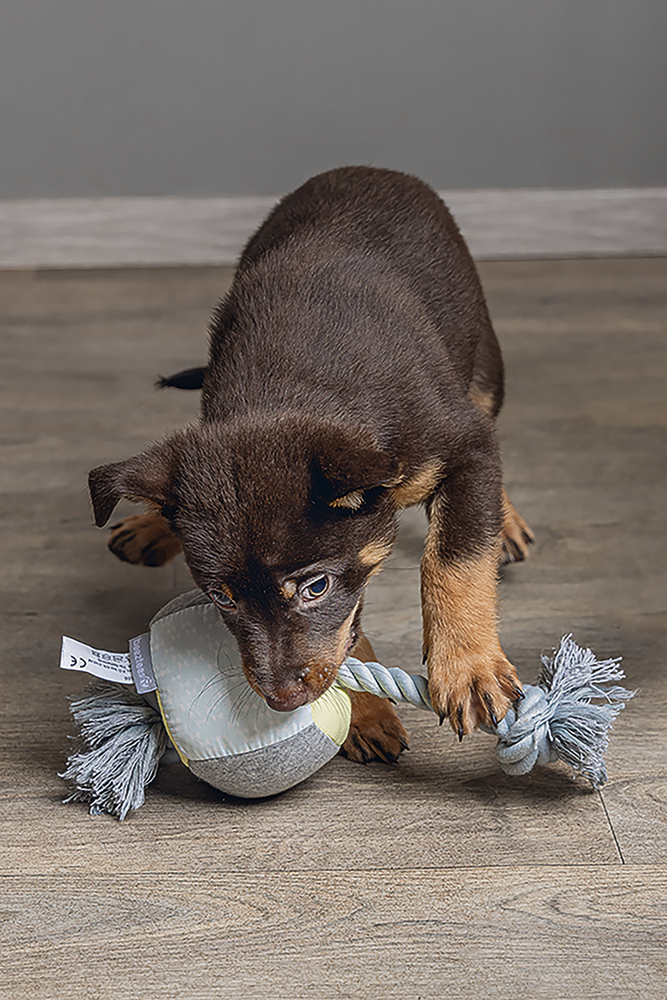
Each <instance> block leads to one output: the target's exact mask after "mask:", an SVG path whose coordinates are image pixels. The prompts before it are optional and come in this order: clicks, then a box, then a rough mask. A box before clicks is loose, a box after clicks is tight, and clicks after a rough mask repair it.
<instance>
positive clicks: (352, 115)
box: [0, 0, 667, 198]
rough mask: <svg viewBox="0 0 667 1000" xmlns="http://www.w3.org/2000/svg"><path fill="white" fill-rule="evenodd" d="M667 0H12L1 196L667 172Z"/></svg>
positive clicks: (252, 190) (0, 98)
mask: <svg viewBox="0 0 667 1000" xmlns="http://www.w3.org/2000/svg"><path fill="white" fill-rule="evenodd" d="M666 41H667V2H666V0H5V3H4V4H3V5H2V9H1V11H0V139H1V145H0V157H1V159H0V198H26V197H38V196H44V197H57V196H85V195H152V194H175V195H185V194H208V195H210V194H220V195H227V194H273V193H280V192H282V191H285V190H287V189H290V188H292V187H294V186H295V185H296V184H297V183H298V182H299V181H300V180H302V179H303V178H305V177H306V176H308V175H309V174H311V173H314V172H316V171H318V170H322V169H325V168H327V167H329V166H333V165H336V164H340V163H352V162H365V163H374V164H379V165H386V166H391V167H395V168H399V169H404V170H408V171H410V172H413V173H417V174H420V175H421V176H423V177H424V178H426V179H427V180H429V181H430V182H431V183H433V184H434V185H436V186H437V187H439V188H450V189H451V188H474V187H524V186H527V187H545V186H556V187H600V186H635V185H639V186H641V185H665V184H667V128H666V127H665V113H664V108H665V102H666V98H667V57H666V56H665V48H666V44H665V43H666Z"/></svg>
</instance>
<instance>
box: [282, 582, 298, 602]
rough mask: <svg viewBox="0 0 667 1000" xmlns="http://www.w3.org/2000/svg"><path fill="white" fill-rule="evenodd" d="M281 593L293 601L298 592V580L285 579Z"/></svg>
mask: <svg viewBox="0 0 667 1000" xmlns="http://www.w3.org/2000/svg"><path fill="white" fill-rule="evenodd" d="M280 593H281V594H282V595H283V597H284V598H286V600H288V601H291V600H292V598H293V597H294V595H295V594H296V581H295V580H285V582H284V583H283V585H282V586H281V588H280Z"/></svg>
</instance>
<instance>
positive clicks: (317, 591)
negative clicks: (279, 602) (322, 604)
mask: <svg viewBox="0 0 667 1000" xmlns="http://www.w3.org/2000/svg"><path fill="white" fill-rule="evenodd" d="M328 589H329V577H328V576H318V577H317V578H316V579H315V580H311V581H310V583H308V584H305V586H303V587H301V589H300V591H299V593H300V594H301V598H302V600H304V601H316V600H317V599H318V597H323V596H324V595H325V594H326V592H327V590H328Z"/></svg>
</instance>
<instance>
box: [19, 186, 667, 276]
mask: <svg viewBox="0 0 667 1000" xmlns="http://www.w3.org/2000/svg"><path fill="white" fill-rule="evenodd" d="M441 194H442V197H443V198H444V199H445V201H446V202H447V204H448V205H449V206H450V208H451V210H452V212H453V214H454V216H455V217H456V219H457V221H458V223H459V225H460V227H461V230H462V232H463V234H464V236H465V237H466V239H467V241H468V244H469V246H470V248H471V250H472V253H473V255H474V256H475V257H477V258H478V259H479V260H493V259H502V258H526V257H584V256H595V257H606V256H638V255H651V254H667V188H623V189H606V190H605V189H599V190H586V191H556V190H488V191H443V192H441ZM275 201H276V199H275V198H257V197H255V198H61V199H34V200H29V201H5V202H1V201H0V232H1V233H2V239H1V240H0V267H2V268H49V267H54V268H56V267H60V268H62V267H122V266H157V265H197V264H207V265H211V264H233V263H234V262H235V261H236V259H237V258H238V255H239V253H240V251H241V249H242V247H243V245H244V243H245V241H246V240H247V238H248V236H249V235H250V234H251V233H252V232H253V230H254V229H256V227H257V226H258V225H259V223H260V222H261V221H262V219H263V218H264V217H265V216H266V214H267V212H268V211H269V209H270V208H271V207H272V205H274V204H275Z"/></svg>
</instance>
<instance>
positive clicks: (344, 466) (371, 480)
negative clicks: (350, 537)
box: [315, 426, 402, 510]
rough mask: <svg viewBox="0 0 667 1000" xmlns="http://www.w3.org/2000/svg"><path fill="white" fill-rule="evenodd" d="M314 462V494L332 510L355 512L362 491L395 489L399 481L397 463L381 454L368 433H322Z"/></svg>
mask: <svg viewBox="0 0 667 1000" xmlns="http://www.w3.org/2000/svg"><path fill="white" fill-rule="evenodd" d="M315 462H316V466H317V469H318V471H319V473H320V476H319V477H317V478H318V479H319V484H318V485H319V487H320V489H319V490H317V492H320V493H321V494H323V498H324V499H326V501H327V503H328V504H329V506H331V507H347V508H349V509H352V510H356V509H357V508H358V507H361V505H362V503H363V500H364V491H365V490H369V489H373V488H375V487H377V486H394V485H396V483H398V482H400V480H401V478H402V469H401V463H400V462H399V460H398V459H396V458H393V457H392V456H390V455H388V454H387V453H386V452H385V451H382V449H381V448H380V447H379V445H378V444H377V442H376V441H375V439H374V438H373V436H372V435H371V434H370V433H369V432H368V431H366V430H363V429H358V428H349V427H340V426H338V427H332V428H326V429H322V431H321V432H320V434H319V435H318V440H317V444H316V459H315Z"/></svg>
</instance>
